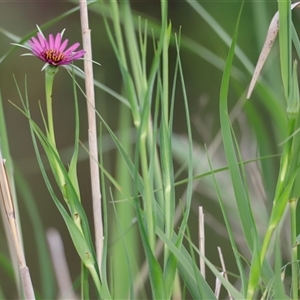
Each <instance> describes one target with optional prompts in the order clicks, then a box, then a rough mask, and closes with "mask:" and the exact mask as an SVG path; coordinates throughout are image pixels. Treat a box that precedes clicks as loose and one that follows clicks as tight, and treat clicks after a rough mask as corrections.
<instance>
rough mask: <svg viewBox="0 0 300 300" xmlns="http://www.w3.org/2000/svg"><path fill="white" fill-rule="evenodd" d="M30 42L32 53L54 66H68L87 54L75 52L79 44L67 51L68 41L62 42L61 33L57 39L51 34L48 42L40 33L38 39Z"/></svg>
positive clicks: (81, 51)
mask: <svg viewBox="0 0 300 300" xmlns="http://www.w3.org/2000/svg"><path fill="white" fill-rule="evenodd" d="M28 42H29V45H30V46H31V51H32V53H33V54H34V55H35V56H37V57H38V58H39V59H41V60H43V61H44V62H46V63H47V64H49V65H52V66H61V65H68V64H70V63H71V62H72V61H73V60H77V59H79V58H81V57H83V55H84V53H85V51H84V50H79V51H75V50H76V49H77V48H78V47H79V45H80V44H79V43H75V44H74V45H72V46H71V47H70V48H68V49H66V47H67V45H68V40H64V41H62V35H61V33H58V34H57V35H56V37H55V38H54V36H53V35H52V34H50V35H49V39H48V40H47V39H45V38H44V37H43V36H42V34H41V33H40V32H38V38H35V37H33V38H31V40H29V41H28ZM65 49H66V50H65Z"/></svg>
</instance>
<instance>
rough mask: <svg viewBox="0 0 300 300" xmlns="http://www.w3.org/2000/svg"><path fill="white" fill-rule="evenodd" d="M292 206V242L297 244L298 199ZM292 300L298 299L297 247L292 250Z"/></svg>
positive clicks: (291, 202)
mask: <svg viewBox="0 0 300 300" xmlns="http://www.w3.org/2000/svg"><path fill="white" fill-rule="evenodd" d="M290 205H291V241H292V244H295V242H296V238H297V213H296V207H297V199H295V198H294V199H292V200H291V201H290ZM292 299H298V263H297V247H293V248H292Z"/></svg>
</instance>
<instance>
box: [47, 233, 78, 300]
mask: <svg viewBox="0 0 300 300" xmlns="http://www.w3.org/2000/svg"><path fill="white" fill-rule="evenodd" d="M47 240H48V244H49V249H50V254H51V258H52V262H53V267H54V272H55V275H56V279H57V285H58V291H59V293H58V294H59V296H58V299H74V300H75V299H78V297H77V296H76V294H75V293H74V291H73V285H72V279H71V277H70V272H69V269H68V265H67V259H66V256H65V251H64V245H63V242H62V239H61V236H60V234H59V232H58V231H57V230H56V229H54V228H51V229H49V230H48V231H47Z"/></svg>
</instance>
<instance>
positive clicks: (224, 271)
mask: <svg viewBox="0 0 300 300" xmlns="http://www.w3.org/2000/svg"><path fill="white" fill-rule="evenodd" d="M218 252H219V257H220V262H221V266H222V274H223V276H224V278H225V279H226V280H227V281H228V276H227V271H226V267H225V261H224V258H223V254H222V249H221V248H220V247H218ZM228 297H229V299H230V300H233V298H232V296H231V294H230V293H229V291H228Z"/></svg>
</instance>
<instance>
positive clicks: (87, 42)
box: [79, 0, 104, 272]
mask: <svg viewBox="0 0 300 300" xmlns="http://www.w3.org/2000/svg"><path fill="white" fill-rule="evenodd" d="M79 5H80V19H81V30H82V41H83V49H84V50H85V51H86V53H85V60H84V72H85V89H86V98H87V113H88V126H89V128H88V136H89V153H90V173H91V187H92V198H93V214H94V226H95V244H96V253H97V260H98V264H99V269H100V272H101V262H102V253H103V239H104V236H103V220H102V205H101V198H102V197H101V189H100V177H99V166H98V146H97V126H96V115H95V91H94V75H93V62H92V47H91V30H90V29H89V21H88V9H87V1H84V0H81V1H79Z"/></svg>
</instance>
